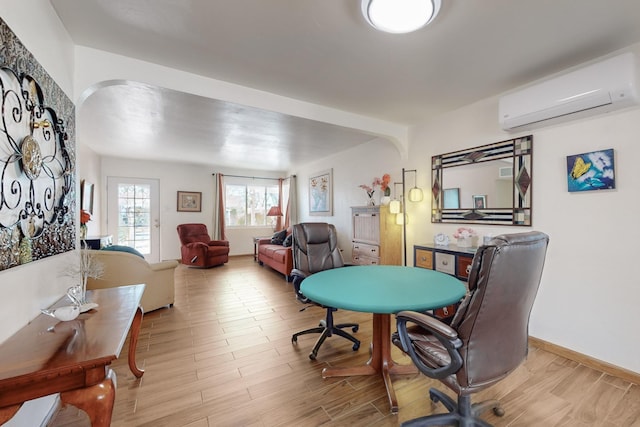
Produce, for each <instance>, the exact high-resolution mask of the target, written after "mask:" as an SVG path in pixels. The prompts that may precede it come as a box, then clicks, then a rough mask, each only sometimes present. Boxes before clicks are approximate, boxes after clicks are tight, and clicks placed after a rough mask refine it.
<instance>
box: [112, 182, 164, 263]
mask: <svg viewBox="0 0 640 427" xmlns="http://www.w3.org/2000/svg"><path fill="white" fill-rule="evenodd" d="M107 185H108V200H107V206H108V211H109V213H108V218H107V222H108V229H109V234H111V235H112V236H113V243H114V244H115V245H123V246H130V247H132V248H135V249H137V250H138V251H140V252H141V253H142V254H143V255H144V256H145V259H146V260H147V261H149V262H158V261H159V259H160V256H159V255H160V254H159V230H160V220H159V214H158V210H159V209H158V206H159V204H158V181H157V180H153V179H141V178H119V177H109V178H108V179H107Z"/></svg>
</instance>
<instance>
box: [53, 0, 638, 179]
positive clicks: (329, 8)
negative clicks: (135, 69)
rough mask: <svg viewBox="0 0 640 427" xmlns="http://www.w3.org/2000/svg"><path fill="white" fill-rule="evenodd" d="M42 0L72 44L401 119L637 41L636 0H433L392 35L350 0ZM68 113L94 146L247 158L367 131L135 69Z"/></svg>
mask: <svg viewBox="0 0 640 427" xmlns="http://www.w3.org/2000/svg"><path fill="white" fill-rule="evenodd" d="M50 1H51V4H52V5H53V7H54V8H55V10H56V12H57V13H58V15H59V17H60V19H61V20H62V22H63V24H64V26H65V27H66V28H67V30H68V32H69V34H70V36H71V38H72V39H73V41H74V43H76V44H77V45H81V46H87V47H91V48H95V49H100V50H104V51H107V52H112V53H116V54H120V55H124V56H129V57H133V58H137V59H140V60H144V61H148V62H152V63H156V64H161V65H164V66H167V67H171V68H175V69H179V70H183V71H186V72H189V73H193V74H197V75H200V76H205V77H210V78H212V79H216V80H220V81H224V82H229V83H234V84H238V85H241V86H245V87H248V88H252V89H257V90H260V91H264V92H268V93H271V94H276V95H281V96H284V97H288V98H292V99H295V100H299V101H304V102H308V103H312V104H317V105H321V106H323V107H329V108H332V109H336V110H339V111H343V112H348V113H354V114H358V115H362V116H367V117H371V118H374V119H378V120H381V121H385V122H393V123H397V124H402V125H406V126H410V125H413V124H418V123H421V122H424V121H426V120H428V119H429V118H431V117H433V116H435V115H438V114H442V113H444V112H447V111H451V110H454V109H457V108H459V107H462V106H464V105H467V104H470V103H473V102H475V101H478V100H481V99H484V98H487V97H490V96H493V95H496V94H499V93H502V92H505V91H508V90H510V89H513V88H515V87H517V86H521V85H524V84H526V83H528V82H531V81H533V80H537V79H540V78H543V77H545V76H547V75H549V74H553V73H556V72H559V71H561V70H563V69H566V68H569V67H572V66H574V65H577V64H580V63H582V62H585V61H589V60H591V59H593V58H596V57H598V56H602V55H605V54H607V53H610V52H612V51H614V50H617V49H621V48H623V47H626V46H629V45H631V44H634V43H636V42H638V41H640V25H638V22H640V2H639V1H637V0H607V1H601V0H519V1H513V0H443V4H442V8H441V10H440V14H439V15H438V17H437V18H436V20H435V21H434V22H433V23H432V24H431V25H429V26H428V27H426V28H423V29H422V30H419V31H417V32H415V33H411V34H404V35H392V34H385V33H380V32H377V31H375V30H373V29H372V28H371V27H370V26H369V25H368V24H367V23H366V22H365V20H364V19H363V17H362V16H361V14H360V2H359V1H358V0H330V1H321V0H269V1H264V0H234V1H229V0H83V1H77V0H50ZM77 114H78V117H77V121H78V139H79V140H80V141H82V142H84V143H87V144H88V145H89V146H90V147H92V149H94V150H95V151H96V152H98V153H100V154H106V155H119V156H121V155H122V153H125V152H126V153H128V155H129V156H130V157H139V158H148V159H160V160H167V159H172V160H175V159H180V160H182V161H185V162H194V163H201V164H211V165H218V166H222V167H234V168H237V167H242V168H247V169H257V170H275V171H286V170H290V169H291V168H292V167H293V165H296V164H303V163H306V162H309V161H311V160H313V159H317V158H319V157H324V156H327V155H330V154H333V153H335V152H336V151H340V150H345V149H349V148H352V147H354V146H356V145H358V144H362V143H365V142H368V141H370V140H371V139H372V138H373V137H372V135H371V134H368V133H365V132H361V131H359V130H356V129H350V128H347V127H341V126H335V125H333V124H329V123H323V122H321V121H318V120H311V119H308V118H300V117H295V116H292V115H287V114H282V113H278V112H274V111H265V110H261V109H258V108H255V107H250V106H243V105H239V104H233V103H229V102H223V101H220V100H215V99H210V98H204V97H199V96H194V95H189V94H185V93H180V92H176V91H173V90H169V89H164V88H158V87H153V86H150V85H148V84H145V83H143V82H118V83H117V84H112V85H105V86H104V87H100V88H96V90H95V92H93V93H92V94H91V95H90V96H89V97H87V98H86V100H85V101H84V102H83V103H82V104H81V105H80V106H79V107H78V113H77ZM496 120H497V112H496ZM96 135H99V137H96Z"/></svg>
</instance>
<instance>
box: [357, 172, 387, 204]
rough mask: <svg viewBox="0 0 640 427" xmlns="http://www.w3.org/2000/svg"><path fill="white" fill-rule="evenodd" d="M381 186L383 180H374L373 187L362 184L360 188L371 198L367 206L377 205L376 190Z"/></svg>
mask: <svg viewBox="0 0 640 427" xmlns="http://www.w3.org/2000/svg"><path fill="white" fill-rule="evenodd" d="M381 184H382V180H381V179H380V178H373V182H372V183H371V185H366V184H361V185H360V186H359V187H360V188H362V189H363V190H364V191H365V192H366V193H367V196H368V197H369V200H367V206H375V205H376V202H375V200H373V195H374V194H375V192H376V188H377V187H379V186H380V185H381Z"/></svg>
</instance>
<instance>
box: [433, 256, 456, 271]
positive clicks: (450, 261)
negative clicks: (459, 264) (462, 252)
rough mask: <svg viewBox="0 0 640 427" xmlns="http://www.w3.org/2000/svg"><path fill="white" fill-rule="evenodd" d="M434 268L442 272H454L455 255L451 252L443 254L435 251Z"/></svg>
mask: <svg viewBox="0 0 640 427" xmlns="http://www.w3.org/2000/svg"><path fill="white" fill-rule="evenodd" d="M436 270H437V271H441V272H443V273H447V274H451V275H452V276H453V275H455V274H456V256H455V255H452V254H444V253H441V252H436Z"/></svg>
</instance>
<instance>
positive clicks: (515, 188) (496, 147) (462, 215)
mask: <svg viewBox="0 0 640 427" xmlns="http://www.w3.org/2000/svg"><path fill="white" fill-rule="evenodd" d="M509 158H510V159H513V174H512V195H513V206H512V207H511V208H493V209H492V208H486V209H476V208H472V209H444V207H443V203H444V197H443V185H442V184H443V180H442V178H443V172H444V170H445V169H448V168H453V167H459V166H464V165H468V164H472V163H481V162H490V161H492V160H499V159H509ZM532 166H533V135H527V136H523V137H519V138H514V139H508V140H505V141H501V142H496V143H493V144H487V145H481V146H478V147H473V148H469V149H466V150H460V151H454V152H451V153H446V154H440V155H437V156H433V157H431V192H432V195H433V197H432V198H431V222H432V223H462V224H499V225H516V226H530V225H531V217H532V214H533V208H532V206H531V201H532V197H531V192H532V189H531V188H532V184H533V174H532V169H533V167H532ZM445 184H446V182H445Z"/></svg>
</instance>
